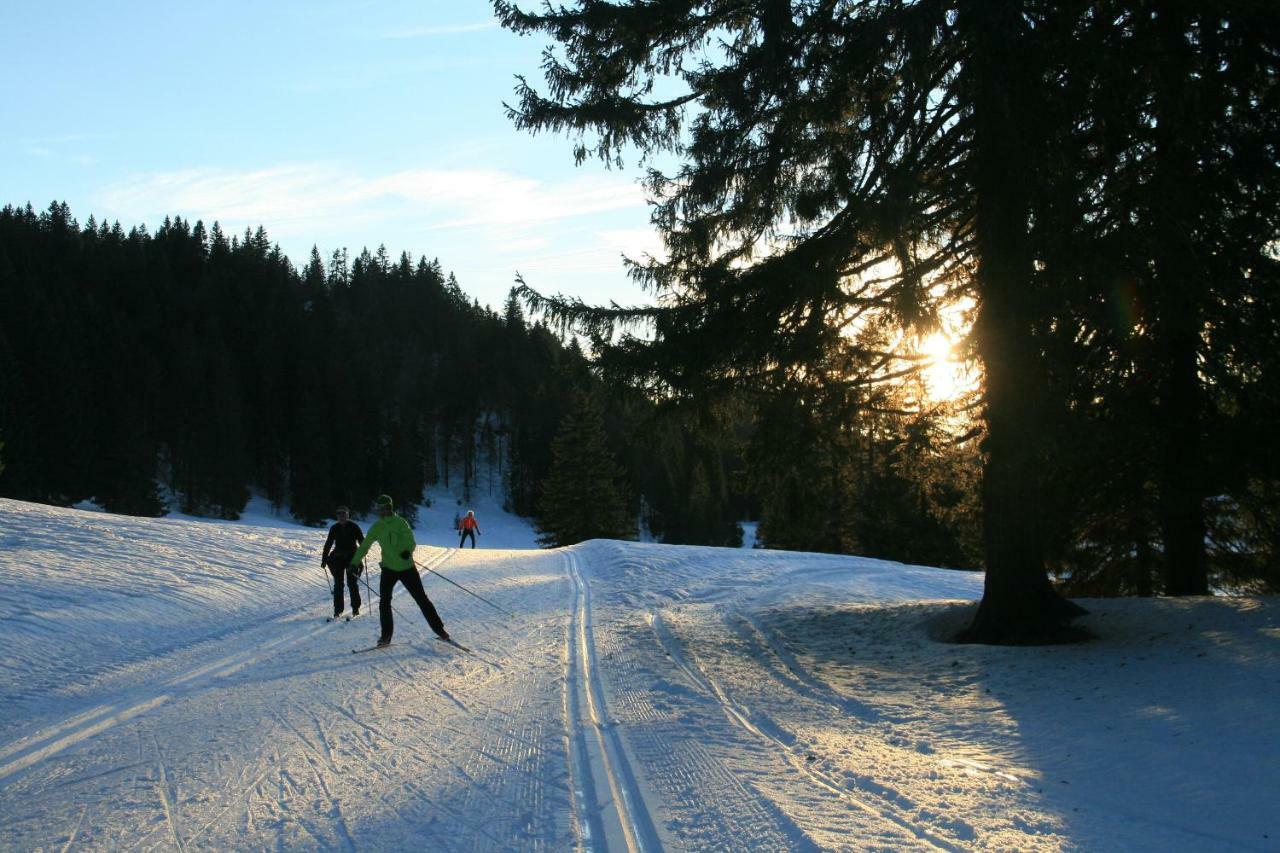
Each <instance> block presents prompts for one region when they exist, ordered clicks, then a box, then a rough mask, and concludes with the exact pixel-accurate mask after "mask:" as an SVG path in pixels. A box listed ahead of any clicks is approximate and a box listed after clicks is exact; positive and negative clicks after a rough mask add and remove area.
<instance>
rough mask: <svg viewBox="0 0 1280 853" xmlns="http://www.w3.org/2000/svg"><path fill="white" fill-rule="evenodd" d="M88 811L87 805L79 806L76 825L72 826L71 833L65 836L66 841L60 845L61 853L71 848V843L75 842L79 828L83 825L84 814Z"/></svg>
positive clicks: (65, 852)
mask: <svg viewBox="0 0 1280 853" xmlns="http://www.w3.org/2000/svg"><path fill="white" fill-rule="evenodd" d="M88 813H89V806H88V805H83V806H81V807H80V817H79V819H78V820H76V825H75V826H74V827H73V828H72V830H71V834H70V835H68V836H67V843H66V844H64V845H63V846H62V853H67V851H68V850H70V849H71V845H73V844H75V843H76V836H78V835H79V834H80V828H81V827H82V826H84V816H85V815H86V814H88Z"/></svg>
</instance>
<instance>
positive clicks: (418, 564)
mask: <svg viewBox="0 0 1280 853" xmlns="http://www.w3.org/2000/svg"><path fill="white" fill-rule="evenodd" d="M413 564H414V565H415V566H417V567H418V568H420V569H426V570H427V571H428V572H431V574H433V575H435V576H436V577H438V578H444V580H447V581H449V583H451V584H453V585H454V586H456V587H457V588H458V589H460V590H462V591H463V592H465V593H466V594H467V595H473V596H475V597H476V598H478V599H480V600H481V601H483V602H484V603H485V604H487V605H489V606H490V607H492V608H493V609H494V610H497V611H500V612H502V613H505V614H507V615H508V616H511V617H513V618H514V617H515V614H514V613H512V612H511V611H510V610H506V609H504V608H502V607H499V606H498V605H496V604H494V603H493V602H492V601H490V600H489V599H487V598H485V597H484V596H483V595H476V594H475V593H474V592H472V591H471V590H469V589H467V588H466V587H465V586H463V585H462V584H460V583H457V582H456V581H451V580H449V579H448V578H446V577H445V576H444V575H442V574H440V573H439V572H437V571H436V570H435V569H433V568H431V567H429V566H424V565H422V563H419V562H418V561H417V560H414V561H413Z"/></svg>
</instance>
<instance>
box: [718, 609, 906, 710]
mask: <svg viewBox="0 0 1280 853" xmlns="http://www.w3.org/2000/svg"><path fill="white" fill-rule="evenodd" d="M724 623H725V625H726V626H727V627H728V628H729V630H730V631H731V632H732V633H733V634H735V635H737V636H738V637H739V638H740V639H741V640H742V641H743V642H745V643H746V644H747V645H748V646H751V647H753V648H754V649H757V650H759V651H767V652H768V653H769V656H771V657H773V658H776V659H777V661H778V662H779V663H780V664H781V671H779V669H778V668H776V667H773V666H766V667H763V668H764V669H765V670H766V671H767V672H768V673H769V674H770V675H771V676H773V677H774V678H775V679H776V680H778V681H779V682H781V683H782V684H783V685H784V686H786V687H787V688H788V689H790V690H793V691H794V692H796V693H798V694H800V695H801V696H806V697H808V698H809V699H812V700H813V701H815V702H818V703H821V704H823V705H827V706H830V707H831V708H832V709H833V710H836V711H839V712H840V713H841V714H844V715H845V716H848V717H852V718H853V719H856V720H860V721H862V722H866V723H876V722H886V723H901V722H902V721H901V720H898V719H896V718H894V717H891V716H886V715H885V714H883V713H882V712H881V711H879V710H878V709H876V708H872V707H870V706H869V705H866V704H865V703H863V702H859V701H858V700H857V699H854V698H853V697H850V696H842V695H841V694H840V693H838V692H836V691H835V690H833V689H832V688H831V686H830V685H827V684H824V683H822V682H821V681H819V680H818V679H816V678H814V677H813V674H812V673H810V672H809V671H808V670H806V669H805V668H804V667H803V666H801V665H800V662H799V661H798V660H796V659H795V656H794V655H792V654H791V652H790V651H788V650H787V649H786V648H785V647H784V646H783V645H782V643H780V642H778V641H777V640H776V639H775V638H774V637H773V636H771V635H770V634H769V633H768V632H767V631H765V630H764V628H763V626H761V625H760V623H759V622H758V621H757V620H756V619H755V618H754V617H752V616H751V615H749V614H747V613H743V612H741V611H732V612H730V613H726V614H725V616H724ZM765 659H767V658H766V656H765V655H761V654H753V655H751V656H750V660H752V661H754V662H756V663H759V664H761V665H762V666H763V661H764V660H765Z"/></svg>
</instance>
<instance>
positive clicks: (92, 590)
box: [0, 500, 1280, 851]
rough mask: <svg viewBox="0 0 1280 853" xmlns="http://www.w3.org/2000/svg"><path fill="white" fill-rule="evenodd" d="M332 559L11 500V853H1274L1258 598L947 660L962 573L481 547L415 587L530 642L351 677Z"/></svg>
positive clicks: (361, 628) (714, 554)
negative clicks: (1053, 644) (1084, 640)
mask: <svg viewBox="0 0 1280 853" xmlns="http://www.w3.org/2000/svg"><path fill="white" fill-rule="evenodd" d="M477 515H478V516H481V524H482V529H483V526H484V524H485V518H484V516H483V515H482V513H481V511H480V509H477ZM451 519H452V513H451V512H449V513H448V520H449V521H451ZM440 520H444V519H443V515H442V516H441V519H437V521H440ZM424 525H425V526H426V527H428V528H430V527H431V526H432V521H431V518H430V517H427V518H424V519H422V520H420V524H419V529H420V530H423V528H424ZM503 527H504V526H503V525H501V524H495V526H494V528H493V529H494V532H495V533H498V532H499V530H500V529H502V528H503ZM505 529H506V533H504V534H502V536H505V535H510V536H511V537H513V541H514V539H518V538H519V536H520V534H519V531H518V530H517V528H516V527H515V525H510V526H507V527H506V528H505ZM527 535H529V536H530V538H531V534H527ZM323 536H324V533H323V531H315V530H305V529H302V528H296V527H289V526H288V525H285V524H276V525H273V526H265V525H264V526H258V525H255V524H252V523H237V524H211V523H205V522H198V521H191V520H183V519H162V520H144V519H128V518H120V517H115V516H109V515H106V514H102V513H92V512H82V511H77V510H61V509H55V508H49V507H43V506H36V505H32V504H24V503H17V502H13V501H3V500H0V581H3V583H4V588H5V590H6V592H5V595H4V596H3V597H0V640H2V641H3V644H4V647H5V649H6V650H7V651H8V655H7V656H6V657H5V658H4V659H3V663H0V848H2V849H21V850H27V849H84V848H88V849H119V848H134V847H142V848H147V849H151V848H162V849H211V850H221V849H264V848H276V849H320V848H323V849H330V848H338V849H356V848H359V849H373V850H384V849H385V850H401V849H403V850H569V849H583V850H586V849H590V850H597V851H599V850H658V849H669V850H689V849H697V850H814V849H848V850H863V849H880V850H900V849H908V850H909V849H933V848H940V849H948V850H952V849H955V850H965V849H1020V850H1034V849H1045V850H1059V849H1081V850H1188V851H1192V850H1195V851H1199V850H1241V849H1243V850H1277V849H1280V818H1278V816H1277V809H1276V808H1275V804H1276V803H1277V802H1280V770H1278V769H1277V768H1278V767H1280V747H1278V745H1277V744H1278V740H1277V738H1276V737H1275V732H1276V730H1277V724H1278V723H1280V656H1278V655H1277V649H1278V648H1280V615H1278V614H1277V608H1276V602H1275V601H1274V600H1272V599H1231V600H1224V599H1217V600H1196V601H1146V602H1142V601H1097V602H1088V603H1087V606H1089V607H1090V608H1091V609H1092V610H1093V611H1094V614H1093V615H1092V616H1090V617H1089V618H1088V625H1089V626H1090V627H1092V628H1093V629H1094V630H1095V631H1097V632H1098V633H1099V634H1100V635H1101V638H1100V639H1099V640H1098V641H1096V642H1094V643H1091V644H1087V645H1081V646H1073V647H1060V648H1050V649H997V648H985V647H971V646H963V647H961V646H952V645H947V644H944V643H939V642H935V641H934V640H932V639H931V635H939V634H941V633H942V632H944V631H945V630H946V629H947V626H948V624H952V623H954V622H955V621H956V620H960V619H963V618H964V613H963V608H965V607H968V606H970V605H967V604H965V602H969V601H972V600H974V599H976V598H977V597H978V596H979V595H980V592H981V578H980V577H978V576H975V575H971V574H965V573H958V572H946V571H941V570H935V569H926V568H914V567H905V566H901V565H898V564H893V563H886V562H880V561H874V560H863V559H856V558H848V557H832V556H823V555H812V554H793V553H783V552H774V551H756V550H727V549H710V548H686V547H676V546H660V545H644V544H635V543H616V542H589V543H584V544H583V545H579V546H576V547H574V548H570V549H563V550H558V551H518V550H495V549H493V548H485V547H484V545H486V544H488V543H487V542H486V540H485V538H483V537H482V539H481V548H480V549H477V550H475V551H472V550H470V549H468V550H466V551H463V552H458V551H456V550H453V549H446V548H440V547H433V546H432V545H430V544H428V545H426V546H424V547H422V548H420V549H419V554H418V559H419V562H421V563H422V564H424V565H426V566H430V567H433V568H435V569H438V570H440V571H441V572H443V573H444V574H446V575H447V576H448V577H450V578H451V579H453V580H455V581H457V582H459V583H462V584H465V585H466V586H468V587H469V588H471V589H473V590H475V591H476V592H478V593H479V594H481V595H483V596H485V597H486V598H489V599H490V600H492V601H493V602H494V603H495V604H497V605H498V606H499V607H501V608H503V609H504V610H506V611H508V612H509V614H510V615H508V613H502V612H499V611H498V610H496V609H494V608H492V607H490V606H488V605H486V604H484V603H483V602H481V601H478V600H477V599H475V598H472V597H470V596H468V595H466V594H464V593H462V592H461V591H459V590H457V589H456V588H454V587H452V586H450V585H449V584H447V583H445V582H444V581H442V580H440V579H439V578H436V577H434V576H432V575H430V574H426V586H427V589H428V591H429V593H430V594H431V596H432V598H433V600H434V601H435V602H436V604H437V606H438V608H439V610H440V612H441V615H442V616H443V618H444V620H445V623H446V625H447V626H448V628H449V630H450V631H451V632H452V633H453V634H454V635H455V636H456V637H458V638H459V639H460V640H462V642H463V643H464V644H465V645H467V646H468V647H469V649H470V651H469V652H468V651H462V650H459V649H455V648H453V647H450V646H448V645H444V644H441V643H438V642H436V641H434V640H431V639H429V637H430V632H429V631H428V629H427V628H426V626H425V624H424V623H423V620H422V618H421V616H420V615H419V614H418V613H417V612H416V609H415V607H414V605H413V603H412V602H411V601H409V600H408V599H407V598H404V597H401V596H397V598H396V601H395V609H396V613H397V616H396V640H397V644H396V645H393V646H392V647H390V648H389V649H385V650H381V651H376V652H371V653H368V654H361V655H352V654H351V653H350V652H351V649H352V648H356V647H361V646H365V645H367V644H369V643H370V642H371V641H372V639H373V638H374V637H375V636H376V634H377V623H376V617H373V618H371V617H368V616H361V617H359V618H358V619H356V620H354V621H352V622H350V623H344V622H339V623H334V624H326V623H324V622H323V621H322V617H323V615H324V614H325V613H326V612H327V610H328V606H329V604H328V600H327V598H328V591H327V587H326V586H325V585H324V578H323V575H322V574H321V572H320V569H319V566H318V559H317V558H318V551H319V547H320V545H321V543H322V542H323ZM502 536H495V538H502ZM420 541H427V542H431V541H432V540H431V539H430V538H429V537H428V536H426V535H425V534H424V535H422V536H421V537H420ZM437 541H439V542H440V544H443V543H444V542H448V541H449V538H448V537H442V538H441V539H440V540H437Z"/></svg>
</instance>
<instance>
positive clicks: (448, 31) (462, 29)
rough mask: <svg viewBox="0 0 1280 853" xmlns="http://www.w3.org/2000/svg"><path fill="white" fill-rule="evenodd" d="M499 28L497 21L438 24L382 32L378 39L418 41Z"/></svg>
mask: <svg viewBox="0 0 1280 853" xmlns="http://www.w3.org/2000/svg"><path fill="white" fill-rule="evenodd" d="M497 28H498V22H497V21H496V20H489V21H476V22H474V23H470V24H436V25H430V24H428V25H426V26H406V27H401V28H398V29H393V30H382V31H380V32H379V33H378V38H384V39H416V38H431V37H433V36H449V35H458V34H460V33H478V32H483V31H485V30H495V29H497Z"/></svg>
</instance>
